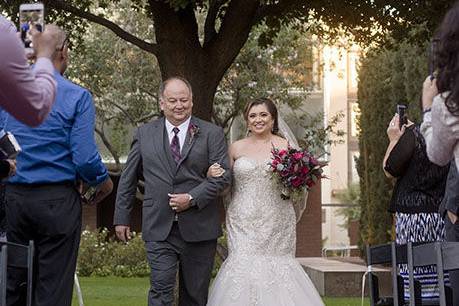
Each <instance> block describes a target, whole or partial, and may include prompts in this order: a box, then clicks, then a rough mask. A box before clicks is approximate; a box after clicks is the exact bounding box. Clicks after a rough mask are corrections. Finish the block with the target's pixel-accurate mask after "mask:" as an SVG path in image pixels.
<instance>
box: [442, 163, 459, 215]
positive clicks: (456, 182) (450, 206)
mask: <svg viewBox="0 0 459 306" xmlns="http://www.w3.org/2000/svg"><path fill="white" fill-rule="evenodd" d="M447 210H449V211H451V212H453V213H454V214H456V215H459V173H458V172H457V165H456V163H455V162H454V160H453V161H451V164H450V166H449V172H448V179H447V180H446V188H445V195H444V197H443V201H442V202H441V205H440V214H441V215H442V216H443V215H444V214H445V213H446V211H447Z"/></svg>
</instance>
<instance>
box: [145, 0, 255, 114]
mask: <svg viewBox="0 0 459 306" xmlns="http://www.w3.org/2000/svg"><path fill="white" fill-rule="evenodd" d="M149 3H150V7H151V10H152V13H153V20H154V25H155V34H156V41H157V45H158V52H157V54H156V56H157V58H158V63H159V67H160V69H161V75H162V78H163V80H164V79H167V78H169V77H173V76H181V77H184V78H186V79H187V80H188V81H189V82H190V83H191V85H192V88H193V113H194V115H196V116H197V117H199V118H201V119H204V120H208V121H210V120H211V118H212V114H213V102H214V96H215V92H216V90H217V87H218V84H219V83H220V81H221V79H222V78H223V76H224V74H225V72H226V70H227V69H228V68H229V67H230V65H231V63H232V62H233V61H234V59H235V58H236V56H237V55H238V54H239V51H240V50H241V48H242V47H243V46H244V44H245V42H246V41H247V39H248V35H249V33H250V30H251V28H252V25H253V22H254V20H255V13H256V11H257V8H258V5H259V3H258V1H253V0H250V1H247V0H244V1H242V0H236V1H232V2H231V6H230V7H229V8H228V11H227V18H225V20H226V22H227V23H228V22H229V23H231V25H230V26H231V28H229V26H228V25H226V24H222V25H221V28H220V32H219V33H218V34H215V36H212V37H210V38H209V37H206V39H205V41H206V43H203V44H201V42H200V40H199V33H198V26H197V21H196V17H195V13H194V10H193V7H192V5H189V6H188V7H187V8H185V9H183V10H180V11H178V12H177V11H174V10H173V9H172V8H171V7H170V5H169V4H168V3H164V2H162V1H154V0H152V1H149ZM241 7H243V8H244V9H243V10H241Z"/></svg>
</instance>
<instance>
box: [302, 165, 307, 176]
mask: <svg viewBox="0 0 459 306" xmlns="http://www.w3.org/2000/svg"><path fill="white" fill-rule="evenodd" d="M308 173H309V168H308V167H303V168H301V174H303V175H306V174H308Z"/></svg>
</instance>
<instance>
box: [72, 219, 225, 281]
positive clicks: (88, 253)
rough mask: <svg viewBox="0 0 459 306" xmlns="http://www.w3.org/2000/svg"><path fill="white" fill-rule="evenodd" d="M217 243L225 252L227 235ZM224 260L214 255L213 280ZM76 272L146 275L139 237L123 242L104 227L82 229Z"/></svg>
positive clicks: (143, 253)
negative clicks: (113, 236) (114, 237)
mask: <svg viewBox="0 0 459 306" xmlns="http://www.w3.org/2000/svg"><path fill="white" fill-rule="evenodd" d="M218 243H219V245H221V246H223V248H224V249H226V235H224V236H222V237H221V238H220V239H219V240H218ZM223 260H224V258H223V257H221V256H220V255H219V254H217V255H216V258H215V264H214V269H213V271H212V277H215V275H216V274H217V272H218V270H219V269H220V266H221V263H222V261H223ZM77 272H78V275H81V276H121V277H145V276H149V275H150V266H149V264H148V262H147V257H146V252H145V244H144V241H143V240H142V237H141V235H140V234H136V233H133V237H132V239H131V240H130V241H129V242H128V243H123V242H120V241H117V240H114V239H113V238H112V237H109V231H108V230H107V229H106V228H103V229H100V230H97V231H90V230H84V231H83V232H82V234H81V243H80V251H79V254H78V265H77Z"/></svg>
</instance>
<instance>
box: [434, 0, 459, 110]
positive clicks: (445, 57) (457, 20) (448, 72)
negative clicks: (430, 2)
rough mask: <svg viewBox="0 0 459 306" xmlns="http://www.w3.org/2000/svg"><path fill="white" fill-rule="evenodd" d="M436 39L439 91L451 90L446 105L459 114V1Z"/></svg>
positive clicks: (446, 16)
mask: <svg viewBox="0 0 459 306" xmlns="http://www.w3.org/2000/svg"><path fill="white" fill-rule="evenodd" d="M435 41H436V48H435V50H434V54H435V58H436V62H437V69H438V76H437V86H438V91H439V92H440V93H443V92H447V91H449V92H450V94H449V95H448V97H447V98H446V100H445V104H446V107H447V108H448V110H449V112H450V113H451V114H453V115H455V116H459V1H458V2H456V3H455V4H454V6H453V7H452V8H451V9H450V10H449V11H448V12H447V13H446V15H445V17H444V18H443V21H442V23H441V24H440V27H439V28H438V30H437V32H436V35H435Z"/></svg>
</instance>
